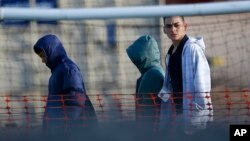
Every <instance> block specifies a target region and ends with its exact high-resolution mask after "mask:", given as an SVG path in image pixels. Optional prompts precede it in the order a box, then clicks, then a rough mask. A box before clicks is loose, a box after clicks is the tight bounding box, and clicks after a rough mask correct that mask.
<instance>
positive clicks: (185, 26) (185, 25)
mask: <svg viewBox="0 0 250 141" xmlns="http://www.w3.org/2000/svg"><path fill="white" fill-rule="evenodd" d="M184 28H185V31H187V28H188V24H187V23H184Z"/></svg>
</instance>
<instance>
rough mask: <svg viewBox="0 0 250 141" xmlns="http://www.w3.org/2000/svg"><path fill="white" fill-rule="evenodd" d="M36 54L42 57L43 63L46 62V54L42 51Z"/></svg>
mask: <svg viewBox="0 0 250 141" xmlns="http://www.w3.org/2000/svg"><path fill="white" fill-rule="evenodd" d="M38 56H39V57H40V58H41V59H42V62H43V63H45V64H46V63H47V56H46V54H45V52H44V51H41V52H39V53H38Z"/></svg>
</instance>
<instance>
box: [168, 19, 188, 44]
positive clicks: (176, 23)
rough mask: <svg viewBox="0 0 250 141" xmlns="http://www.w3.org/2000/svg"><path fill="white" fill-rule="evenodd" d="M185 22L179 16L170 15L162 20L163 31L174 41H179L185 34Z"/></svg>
mask: <svg viewBox="0 0 250 141" xmlns="http://www.w3.org/2000/svg"><path fill="white" fill-rule="evenodd" d="M186 30H187V24H186V23H185V22H184V21H183V20H182V18H181V17H178V16H176V17H170V18H166V19H165V20H164V33H165V34H167V36H168V38H169V39H171V40H172V41H173V42H174V41H180V40H181V39H182V38H183V37H184V35H185V34H186Z"/></svg>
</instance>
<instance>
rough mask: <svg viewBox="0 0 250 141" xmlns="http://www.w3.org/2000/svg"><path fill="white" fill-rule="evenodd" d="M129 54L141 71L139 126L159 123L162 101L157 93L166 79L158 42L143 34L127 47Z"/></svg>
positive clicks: (137, 105) (137, 119)
mask: <svg viewBox="0 0 250 141" xmlns="http://www.w3.org/2000/svg"><path fill="white" fill-rule="evenodd" d="M127 54H128V56H129V58H130V59H131V61H132V62H133V63H134V64H135V66H136V67H137V68H138V70H139V71H140V73H141V76H140V77H139V78H138V79H137V83H136V121H137V123H138V125H139V126H147V125H150V126H153V125H157V124H158V121H159V111H160V103H161V100H160V98H159V97H157V93H158V92H160V89H161V87H162V86H163V81H164V71H163V68H162V67H161V64H160V51H159V48H158V44H157V42H156V40H155V39H154V38H153V37H151V36H149V35H143V36H141V37H139V38H138V39H137V40H135V41H134V42H133V43H132V44H131V45H130V46H129V47H128V48H127Z"/></svg>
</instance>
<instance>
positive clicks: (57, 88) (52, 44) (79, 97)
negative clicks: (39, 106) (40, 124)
mask: <svg viewBox="0 0 250 141" xmlns="http://www.w3.org/2000/svg"><path fill="white" fill-rule="evenodd" d="M34 51H35V52H36V53H39V52H40V51H44V52H45V54H46V56H47V62H46V66H47V67H49V68H50V70H51V73H52V74H51V76H50V79H49V86H48V87H49V91H48V92H49V94H48V98H47V105H46V109H45V114H44V124H46V125H47V124H48V125H58V126H62V125H65V123H67V124H70V123H72V124H73V123H75V121H77V123H79V122H85V123H86V119H88V121H90V122H92V121H95V120H96V116H95V111H94V108H93V106H92V103H91V102H90V100H89V98H88V96H87V95H86V90H85V86H84V83H83V78H82V75H81V73H80V70H79V68H78V66H77V65H76V64H75V63H74V62H73V61H71V60H70V59H69V58H68V56H67V53H66V51H65V49H64V47H63V45H62V43H61V41H60V40H59V39H58V38H57V37H56V36H55V35H51V34H49V35H45V36H43V37H42V38H40V39H39V40H38V41H37V43H36V44H35V45H34ZM84 119H85V121H84ZM86 124H88V123H86Z"/></svg>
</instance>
